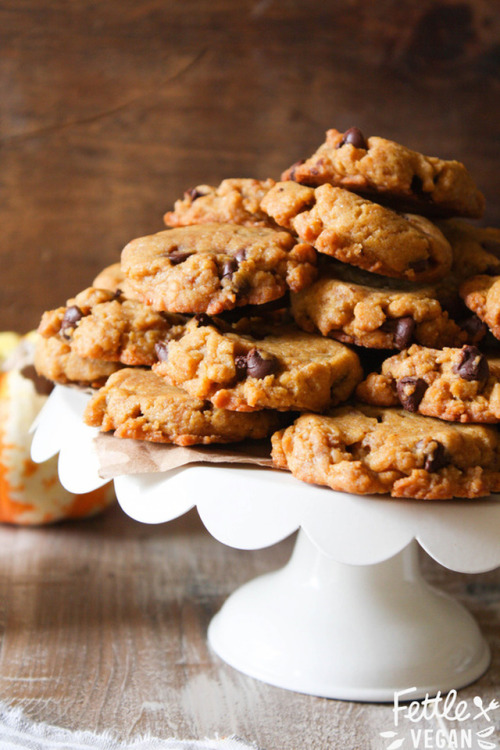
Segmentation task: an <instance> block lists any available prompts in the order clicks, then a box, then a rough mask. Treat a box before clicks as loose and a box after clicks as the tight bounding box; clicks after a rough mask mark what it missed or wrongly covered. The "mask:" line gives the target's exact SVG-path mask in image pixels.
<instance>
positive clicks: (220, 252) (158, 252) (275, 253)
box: [122, 224, 316, 315]
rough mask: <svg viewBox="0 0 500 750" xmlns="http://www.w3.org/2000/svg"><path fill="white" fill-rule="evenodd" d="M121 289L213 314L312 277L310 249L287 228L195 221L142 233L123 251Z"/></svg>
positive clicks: (279, 293) (175, 308)
mask: <svg viewBox="0 0 500 750" xmlns="http://www.w3.org/2000/svg"><path fill="white" fill-rule="evenodd" d="M122 270H123V272H124V274H125V276H126V279H125V281H124V283H123V290H124V292H125V293H126V295H127V296H128V297H130V298H132V299H138V300H140V301H141V302H144V303H146V304H148V305H151V306H152V307H153V308H154V309H155V310H159V311H163V310H166V311H169V312H179V313H208V314H209V315H217V314H219V313H221V312H223V311H224V310H232V309H234V308H235V307H241V306H245V305H262V304H265V303H267V302H271V301H272V300H276V299H279V298H280V297H283V296H284V294H285V293H286V292H287V290H288V289H292V290H294V291H299V290H300V289H303V288H304V287H306V286H308V285H309V284H310V283H312V281H313V280H314V278H315V276H316V253H315V251H314V249H313V248H312V247H311V246H310V245H308V244H305V243H303V242H301V243H297V242H296V240H295V239H294V238H293V237H292V236H291V234H289V233H288V232H283V231H276V230H274V229H269V228H266V227H245V226H239V225H236V224H199V225H194V226H189V227H179V228H177V229H170V230H167V231H165V232H159V233H158V234H154V235H151V236H149V237H141V238H140V239H137V240H134V241H133V242H131V243H130V244H129V245H127V247H125V249H124V250H123V253H122Z"/></svg>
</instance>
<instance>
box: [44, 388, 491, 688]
mask: <svg viewBox="0 0 500 750" xmlns="http://www.w3.org/2000/svg"><path fill="white" fill-rule="evenodd" d="M87 398H88V397H87V396H85V395H84V394H82V393H80V392H78V391H75V390H70V389H67V388H61V387H58V388H56V389H55V390H54V392H53V394H52V396H51V397H50V399H49V401H48V402H47V404H46V406H45V408H44V410H43V412H42V413H41V415H40V417H39V419H38V420H37V423H36V426H35V430H36V431H35V435H34V439H33V446H32V456H33V459H34V460H35V461H37V462H41V461H45V460H47V459H48V458H49V457H51V456H52V455H54V454H55V453H57V452H59V474H60V479H61V482H62V484H63V485H64V486H65V487H66V488H67V489H68V490H70V491H71V492H76V493H78V492H88V491H89V490H91V489H94V488H96V487H97V486H99V485H101V484H103V483H104V480H102V479H101V478H100V477H99V474H98V460H97V456H96V454H95V451H94V441H93V438H94V436H95V434H96V430H94V429H93V428H90V427H87V426H85V425H84V424H83V423H82V420H81V414H82V410H83V408H84V406H85V403H86V400H87ZM114 481H115V489H116V494H117V497H118V500H119V502H120V505H121V507H122V508H123V510H124V511H125V512H126V513H127V514H128V515H129V516H131V517H132V518H134V519H136V520H138V521H141V522H143V523H163V522H166V521H169V520H171V519H173V518H176V517H177V516H180V515H182V514H183V513H185V512H187V511H188V510H189V509H190V508H192V507H193V506H195V505H196V506H197V508H198V512H199V514H200V517H201V519H202V520H203V523H204V524H205V526H206V528H207V529H208V531H209V532H210V533H211V534H212V535H213V536H214V537H215V538H216V539H218V540H219V541H221V542H223V543H224V544H228V545H230V546H232V547H237V548H240V549H259V548H262V547H266V546H268V545H271V544H274V543H276V542H278V541H280V540H282V539H284V538H285V537H287V536H288V535H290V534H291V533H292V532H293V531H295V530H296V529H300V531H299V534H298V539H297V542H296V545H295V549H294V552H293V554H292V557H291V559H290V561H289V562H288V564H287V565H286V566H285V567H284V568H283V569H281V570H279V571H277V572H274V573H269V574H267V575H264V576H261V577H259V578H256V579H255V580H253V581H250V582H249V583H247V584H245V585H244V586H242V587H241V588H239V589H238V590H237V591H236V592H235V593H233V594H232V595H231V596H230V597H229V599H228V600H227V601H226V603H225V604H224V605H223V607H222V609H221V611H220V612H219V613H218V614H217V615H216V616H215V617H214V618H213V620H212V622H211V624H210V627H209V631H208V638H209V642H210V644H211V646H212V648H213V649H214V651H215V652H216V653H217V654H218V655H219V656H221V657H222V658H223V659H224V660H225V661H226V662H228V663H229V664H231V665H232V666H233V667H235V668H236V669H239V670H240V671H242V672H244V673H246V674H248V675H251V676H252V677H256V678H258V679H261V680H263V681H265V682H268V683H271V684H274V685H278V686H280V687H283V688H287V689H290V690H295V691H298V692H302V693H310V694H313V695H318V696H325V697H331V698H340V699H347V700H361V701H392V700H393V697H394V692H395V691H400V690H405V689H408V688H415V690H414V692H413V693H412V694H411V696H410V697H411V698H412V699H413V698H418V697H424V696H425V695H426V694H427V693H428V694H429V695H434V694H436V693H437V692H438V691H439V690H441V691H442V692H447V691H449V690H451V689H452V688H455V689H458V688H460V687H463V686H464V685H467V684H469V683H470V682H473V681H474V680H476V679H477V678H478V677H480V676H481V675H482V674H483V672H484V671H485V670H486V669H487V667H488V664H489V661H490V653H489V649H488V646H487V644H486V643H485V641H484V639H483V637H482V635H481V633H480V631H479V628H478V626H477V624H476V622H475V620H474V619H473V618H472V617H471V615H470V614H469V613H468V612H467V611H466V610H465V609H464V608H463V607H462V606H461V605H460V604H459V603H458V602H457V601H455V600H454V599H452V598H451V597H449V596H447V595H445V594H443V593H441V592H439V591H436V590H435V589H434V588H432V587H431V586H429V585H428V584H427V583H426V582H425V581H424V579H423V578H422V576H421V573H420V570H419V563H418V544H420V546H421V547H423V549H424V550H425V551H426V552H427V553H428V554H429V555H430V556H431V557H433V558H434V559H435V560H437V561H438V562H439V563H441V564H442V565H444V566H445V567H447V568H450V569H451V570H455V571H460V572H467V573H479V572H484V571H487V570H492V569H493V568H496V567H497V566H499V565H500V543H499V538H500V498H499V496H492V497H490V498H488V499H484V500H472V501H471V500H469V501H459V500H457V501H446V502H432V501H416V500H415V501H414V500H393V499H387V498H382V497H379V496H363V497H359V496H356V495H349V494H345V493H338V492H332V491H331V490H329V489H324V488H320V487H315V486H310V485H306V484H303V483H302V482H299V481H298V480H296V479H294V478H293V477H292V476H291V475H289V474H287V473H284V472H280V471H272V470H269V469H261V468H253V467H252V468H249V467H243V466H236V467H235V466H223V467H221V466H214V465H191V466H188V467H183V468H181V469H175V470H172V471H170V472H164V473H155V474H141V475H133V476H132V475H129V476H120V477H117V478H116V479H115V480H114ZM417 543H418V544H417Z"/></svg>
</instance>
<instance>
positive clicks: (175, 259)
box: [167, 250, 191, 266]
mask: <svg viewBox="0 0 500 750" xmlns="http://www.w3.org/2000/svg"><path fill="white" fill-rule="evenodd" d="M190 255H191V253H186V252H183V251H182V250H174V251H173V252H170V253H169V254H168V255H167V258H168V259H169V261H170V262H171V264H172V265H173V266H178V265H179V263H184V261H185V260H187V259H188V258H189V256H190Z"/></svg>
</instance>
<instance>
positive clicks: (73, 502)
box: [0, 332, 114, 525]
mask: <svg viewBox="0 0 500 750" xmlns="http://www.w3.org/2000/svg"><path fill="white" fill-rule="evenodd" d="M32 338H33V337H32V334H28V336H27V337H20V336H18V335H17V334H13V333H11V332H7V333H0V367H2V364H4V363H5V360H6V358H8V357H9V355H11V354H12V352H13V350H14V349H15V348H16V346H17V345H26V344H27V343H29V341H30V340H32ZM45 400H46V396H44V395H40V394H39V393H37V392H36V389H35V386H34V384H33V381H32V380H31V379H29V378H28V377H25V376H24V375H23V374H22V372H21V371H20V370H18V369H11V370H7V371H3V372H0V522H4V523H12V524H20V525H38V524H47V523H52V522H54V521H59V520H61V519H64V518H82V517H85V516H90V515H94V514H95V513H98V512H99V511H101V510H103V509H104V508H106V507H107V506H108V505H110V503H112V502H113V501H114V492H113V490H112V485H110V484H107V485H105V486H104V487H100V488H99V489H97V490H94V491H93V492H88V493H86V494H83V495H74V494H72V493H71V492H68V491H67V490H65V489H64V487H62V485H61V484H60V482H59V478H58V473H57V456H55V457H54V458H52V459H50V460H49V461H45V462H44V463H42V464H35V463H34V462H33V461H32V460H31V458H30V450H31V435H30V434H29V428H30V426H31V424H32V423H33V420H34V419H35V417H36V415H37V414H38V412H39V411H40V409H41V408H42V406H43V404H44V403H45Z"/></svg>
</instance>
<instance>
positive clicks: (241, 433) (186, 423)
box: [84, 368, 279, 445]
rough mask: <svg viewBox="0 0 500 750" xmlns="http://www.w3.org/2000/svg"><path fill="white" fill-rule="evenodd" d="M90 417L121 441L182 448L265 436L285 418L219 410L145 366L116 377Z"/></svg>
mask: <svg viewBox="0 0 500 750" xmlns="http://www.w3.org/2000/svg"><path fill="white" fill-rule="evenodd" d="M84 419H85V422H86V423H87V424H88V425H91V426H93V427H100V429H101V430H102V431H103V432H111V431H112V432H113V433H114V435H115V437H120V438H133V439H135V440H150V441H152V442H155V443H175V444H176V445H194V444H196V443H231V442H237V441H239V440H243V439H245V438H255V439H259V438H264V437H266V436H267V435H269V433H270V432H272V430H273V429H276V426H277V425H278V423H279V415H278V414H277V413H276V412H272V411H270V410H265V411H259V412H252V413H251V414H250V413H241V412H234V411H225V410H224V409H217V408H215V407H214V406H212V404H210V403H207V402H206V401H203V400H201V399H199V398H193V396H189V395H188V394H187V393H186V392H185V391H183V390H181V389H180V388H175V387H174V386H171V385H168V383H166V382H165V380H163V378H160V377H159V376H158V375H155V374H154V373H153V372H152V371H151V370H143V369H141V368H134V369H129V368H125V369H122V370H120V371H119V372H117V373H115V374H114V375H112V376H111V377H110V378H109V380H108V381H107V383H106V385H105V386H104V387H103V388H101V389H100V391H98V393H96V395H95V396H94V397H93V398H92V399H91V401H90V402H89V404H88V405H87V408H86V410H85V415H84Z"/></svg>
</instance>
